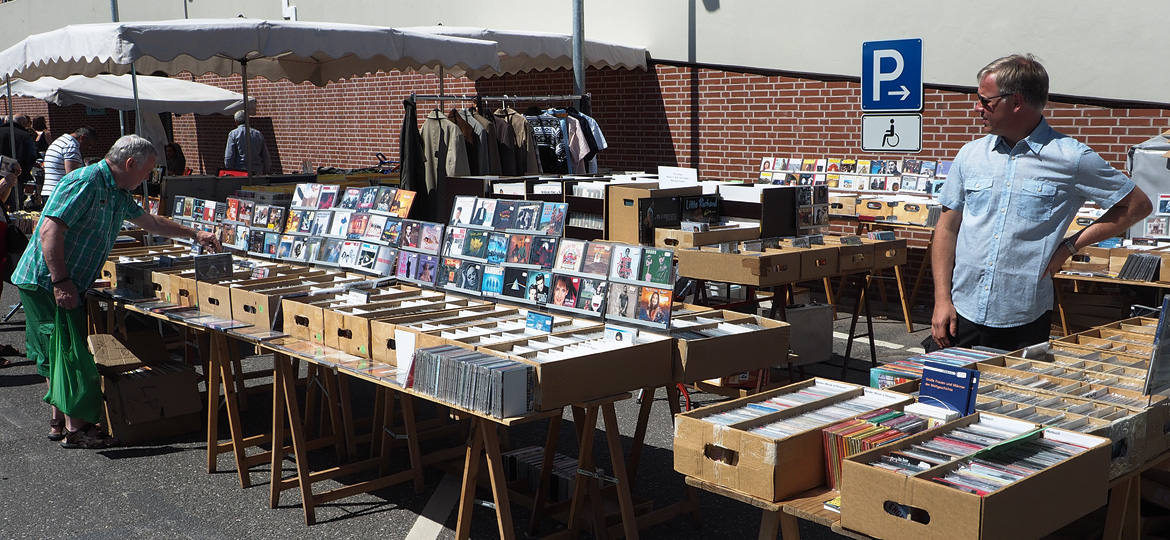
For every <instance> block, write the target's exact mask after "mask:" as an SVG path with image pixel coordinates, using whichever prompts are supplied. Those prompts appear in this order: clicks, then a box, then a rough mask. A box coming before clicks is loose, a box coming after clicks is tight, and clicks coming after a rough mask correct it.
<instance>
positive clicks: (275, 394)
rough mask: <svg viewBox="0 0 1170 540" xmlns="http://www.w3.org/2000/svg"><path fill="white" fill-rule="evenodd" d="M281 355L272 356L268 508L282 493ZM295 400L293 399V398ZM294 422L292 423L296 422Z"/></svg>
mask: <svg viewBox="0 0 1170 540" xmlns="http://www.w3.org/2000/svg"><path fill="white" fill-rule="evenodd" d="M284 362H285V359H284V358H283V355H281V354H274V355H273V358H272V368H273V370H272V371H273V379H272V461H271V465H270V467H269V471H271V475H270V479H269V482H268V507H269V508H276V507H278V506H280V492H282V491H284V457H285V455H286V454H285V449H284V436H285V428H284V421H285V419H286V418H287V417H288V409H287V408H286V404H285V400H284V369H283V368H282V367H281V364H283V363H284ZM294 399H295V398H294ZM297 421H298V420H294V421H293V422H294V423H295V422H297Z"/></svg>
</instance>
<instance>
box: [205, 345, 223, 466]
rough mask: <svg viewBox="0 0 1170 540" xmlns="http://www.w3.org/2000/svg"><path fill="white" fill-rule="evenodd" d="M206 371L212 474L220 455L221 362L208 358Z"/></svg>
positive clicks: (208, 438)
mask: <svg viewBox="0 0 1170 540" xmlns="http://www.w3.org/2000/svg"><path fill="white" fill-rule="evenodd" d="M204 373H206V374H207V473H208V474H211V473H214V472H215V466H216V456H218V455H219V386H220V380H219V378H220V373H221V372H220V368H219V362H217V361H216V360H215V359H214V358H212V359H208V360H207V365H206V368H205V369H204Z"/></svg>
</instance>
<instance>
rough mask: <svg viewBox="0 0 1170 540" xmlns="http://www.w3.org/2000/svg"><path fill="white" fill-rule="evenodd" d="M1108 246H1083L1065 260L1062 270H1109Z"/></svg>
mask: <svg viewBox="0 0 1170 540" xmlns="http://www.w3.org/2000/svg"><path fill="white" fill-rule="evenodd" d="M1109 252H1110V250H1109V248H1099V247H1096V246H1087V247H1083V248H1081V249H1080V250H1078V251H1077V253H1076V255H1073V256H1072V257H1070V258H1069V259H1068V260H1067V261H1065V263H1064V266H1062V267H1061V269H1063V270H1069V271H1073V272H1107V271H1108V270H1109V256H1110V253H1109Z"/></svg>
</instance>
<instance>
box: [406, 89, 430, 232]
mask: <svg viewBox="0 0 1170 540" xmlns="http://www.w3.org/2000/svg"><path fill="white" fill-rule="evenodd" d="M402 106H403V108H404V109H405V115H404V116H403V118H402V131H401V133H400V134H399V137H398V163H399V165H398V171H399V177H400V179H401V187H402V189H405V190H407V191H413V192H415V196H414V204H413V205H412V206H411V216H410V217H412V218H414V219H423V220H428V219H430V218H431V216H430V215H426V214H428V212H429V211H430V202H429V198H428V196H429V193H428V192H427V191H428V190H427V181H426V179H427V176H426V174H427V173H426V158H425V157H424V156H423V142H422V137H421V136H420V135H419V132H418V110H417V108H416V107H415V104H414V101H413V100H409V99H408V100H404V101H403V102H402Z"/></svg>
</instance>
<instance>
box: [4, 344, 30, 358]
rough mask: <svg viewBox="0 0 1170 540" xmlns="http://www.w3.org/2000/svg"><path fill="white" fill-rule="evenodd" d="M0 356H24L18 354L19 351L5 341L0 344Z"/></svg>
mask: <svg viewBox="0 0 1170 540" xmlns="http://www.w3.org/2000/svg"><path fill="white" fill-rule="evenodd" d="M0 356H24V355H22V354H20V351H18V350H16V347H13V346H12V345H9V344H7V343H5V344H4V345H0Z"/></svg>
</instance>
